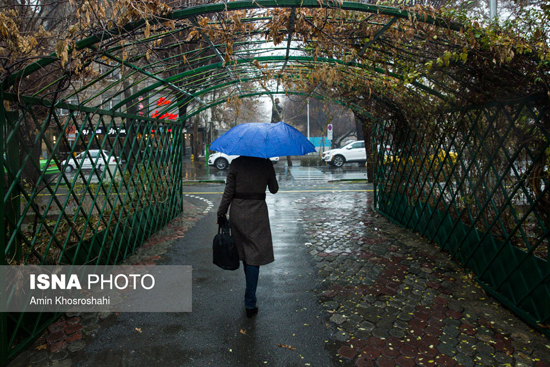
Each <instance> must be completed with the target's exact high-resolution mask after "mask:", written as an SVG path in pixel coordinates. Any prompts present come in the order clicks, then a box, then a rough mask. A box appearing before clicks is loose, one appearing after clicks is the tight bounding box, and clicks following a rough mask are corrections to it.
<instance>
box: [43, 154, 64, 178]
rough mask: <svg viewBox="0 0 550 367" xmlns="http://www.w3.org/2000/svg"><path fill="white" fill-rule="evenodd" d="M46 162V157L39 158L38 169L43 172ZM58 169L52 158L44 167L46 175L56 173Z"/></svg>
mask: <svg viewBox="0 0 550 367" xmlns="http://www.w3.org/2000/svg"><path fill="white" fill-rule="evenodd" d="M47 162H48V160H47V159H45V158H42V157H41V158H40V171H41V172H43V171H44V167H46V163H47ZM59 172H60V171H59V167H57V164H55V161H54V160H53V159H52V160H51V161H50V164H49V165H48V167H46V172H45V173H46V174H47V175H53V174H58V173H59Z"/></svg>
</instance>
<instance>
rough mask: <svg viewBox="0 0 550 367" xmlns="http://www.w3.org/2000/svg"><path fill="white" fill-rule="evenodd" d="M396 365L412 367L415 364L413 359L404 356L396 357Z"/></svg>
mask: <svg viewBox="0 0 550 367" xmlns="http://www.w3.org/2000/svg"><path fill="white" fill-rule="evenodd" d="M396 363H397V365H398V366H401V367H414V366H415V364H416V363H415V360H414V358H411V357H407V356H404V355H401V356H399V357H397V359H396Z"/></svg>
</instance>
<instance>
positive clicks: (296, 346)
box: [13, 173, 550, 367]
mask: <svg viewBox="0 0 550 367" xmlns="http://www.w3.org/2000/svg"><path fill="white" fill-rule="evenodd" d="M280 175H282V173H280ZM279 178H280V181H282V184H281V192H280V193H278V194H277V195H275V196H271V195H268V199H267V200H268V206H269V209H270V217H271V225H272V231H273V235H274V244H275V257H276V261H275V263H273V264H270V265H268V266H265V267H261V270H260V284H259V290H258V298H259V302H260V303H259V306H260V313H259V314H258V315H257V318H256V319H251V320H249V319H246V316H245V313H244V307H243V301H242V297H243V293H244V276H243V274H242V270H238V271H236V272H228V271H223V270H220V269H218V268H217V267H215V266H214V265H212V264H211V250H210V246H211V241H212V238H213V236H214V234H215V232H216V226H215V225H214V222H215V210H216V208H217V205H218V203H219V200H220V197H221V194H220V192H221V191H222V190H223V186H222V185H205V184H201V185H192V186H188V187H186V191H188V192H189V193H192V194H190V195H189V196H187V197H186V200H188V201H189V202H190V207H191V209H189V210H187V211H186V213H187V214H186V215H184V216H183V217H182V218H180V222H179V223H174V224H173V225H172V226H171V227H170V228H168V229H167V230H166V231H164V232H163V233H160V234H159V235H158V236H155V237H153V238H152V239H151V241H150V243H148V244H147V245H146V246H144V248H143V250H140V251H139V252H138V254H136V255H135V257H133V258H132V259H131V260H132V261H133V262H134V263H136V262H140V263H148V262H156V263H157V264H191V265H193V279H194V280H193V281H194V287H193V292H194V293H193V300H194V302H193V312H192V313H181V314H161V313H159V314H154V313H153V314H121V315H118V316H117V315H80V318H82V320H81V322H82V324H83V325H84V329H83V330H84V332H83V333H82V335H83V336H84V339H83V340H84V341H83V342H82V341H78V342H82V343H80V346H79V348H83V349H80V350H79V351H73V352H70V353H68V352H66V351H68V350H71V349H70V348H71V347H72V346H73V345H75V344H69V346H68V348H67V349H65V350H62V351H61V352H59V353H56V354H51V353H50V354H49V359H48V354H47V353H46V352H45V351H41V352H39V354H40V355H41V356H42V357H43V356H46V357H44V358H42V357H41V358H42V359H41V362H37V363H36V364H35V365H48V364H51V363H52V362H51V361H50V360H51V359H62V360H61V361H60V362H58V363H57V364H55V366H62V367H64V366H71V365H78V366H208V365H212V366H263V365H272V366H327V367H328V366H339V365H342V366H394V365H398V366H415V365H418V366H459V365H463V366H474V365H485V366H498V365H510V366H536V367H543V366H550V364H549V363H548V362H549V361H550V341H549V340H548V339H546V338H544V337H543V336H542V335H540V334H538V333H536V332H534V331H532V330H531V329H530V328H529V327H528V326H527V325H526V324H524V323H523V322H522V321H520V320H518V319H517V318H516V317H515V316H513V315H512V314H511V313H510V312H509V311H508V310H506V309H504V307H502V306H500V304H499V303H498V302H496V301H494V300H492V299H491V298H490V297H489V296H487V295H486V294H485V292H483V290H482V289H481V288H480V287H479V286H478V285H477V284H476V283H475V282H473V280H472V279H470V278H469V277H468V275H467V274H466V273H464V272H462V271H461V270H460V269H459V268H458V267H457V266H456V265H455V264H454V263H452V262H451V261H450V260H449V259H448V256H447V255H446V254H445V253H441V252H439V250H438V249H437V248H435V247H434V246H433V245H431V244H429V243H427V242H426V241H424V240H423V239H421V238H420V237H418V236H416V235H415V234H412V233H411V232H409V231H407V230H404V229H402V228H400V227H398V226H395V225H393V224H391V223H390V222H389V221H388V220H386V219H385V218H383V217H380V216H379V215H377V214H376V213H374V212H372V211H371V210H369V206H370V205H371V203H370V202H369V200H371V199H370V194H369V193H368V192H366V190H367V189H368V187H367V185H365V184H360V183H355V184H344V183H333V184H330V183H327V182H326V181H311V180H296V179H290V180H288V181H285V180H284V179H283V177H281V176H280V177H279ZM183 227H185V228H183ZM159 255H160V256H159ZM101 319H103V320H101ZM137 329H139V331H137ZM46 336H47V335H46ZM78 342H76V343H78ZM79 348H73V349H74V350H76V349H79ZM27 357H28V356H27ZM34 357H35V360H37V359H39V358H38V357H36V354H35V355H34ZM61 357H63V358H61ZM13 365H14V366H15V365H16V363H14V364H13ZM19 365H25V364H19Z"/></svg>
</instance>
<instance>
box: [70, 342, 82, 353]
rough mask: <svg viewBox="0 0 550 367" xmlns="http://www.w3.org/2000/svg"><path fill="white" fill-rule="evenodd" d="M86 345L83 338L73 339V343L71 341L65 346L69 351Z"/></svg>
mask: <svg viewBox="0 0 550 367" xmlns="http://www.w3.org/2000/svg"><path fill="white" fill-rule="evenodd" d="M85 347H86V342H85V341H84V340H77V341H75V342H74V343H71V344H69V346H68V347H67V349H68V350H69V351H70V352H73V353H74V352H77V351H79V350H81V349H84V348H85Z"/></svg>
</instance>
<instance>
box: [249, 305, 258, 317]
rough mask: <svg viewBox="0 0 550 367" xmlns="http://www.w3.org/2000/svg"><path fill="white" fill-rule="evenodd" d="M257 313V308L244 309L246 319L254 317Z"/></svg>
mask: <svg viewBox="0 0 550 367" xmlns="http://www.w3.org/2000/svg"><path fill="white" fill-rule="evenodd" d="M257 313H258V307H254V308H247V309H246V317H248V318H251V317H252V316H254V315H255V314H257Z"/></svg>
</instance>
